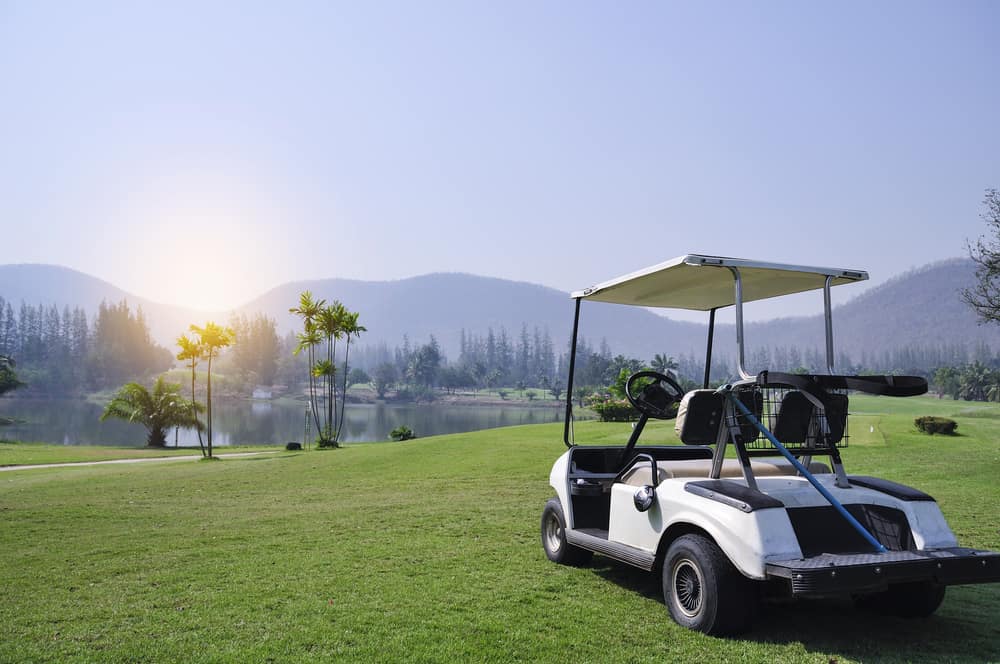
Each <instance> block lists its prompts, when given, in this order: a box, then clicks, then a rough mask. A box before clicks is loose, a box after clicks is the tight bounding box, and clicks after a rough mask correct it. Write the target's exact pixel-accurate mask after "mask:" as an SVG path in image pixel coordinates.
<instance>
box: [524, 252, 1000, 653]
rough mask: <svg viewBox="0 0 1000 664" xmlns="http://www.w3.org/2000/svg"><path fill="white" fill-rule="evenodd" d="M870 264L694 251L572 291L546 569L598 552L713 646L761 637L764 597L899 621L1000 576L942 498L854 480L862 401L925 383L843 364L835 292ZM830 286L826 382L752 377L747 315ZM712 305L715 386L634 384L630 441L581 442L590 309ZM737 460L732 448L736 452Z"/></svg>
mask: <svg viewBox="0 0 1000 664" xmlns="http://www.w3.org/2000/svg"><path fill="white" fill-rule="evenodd" d="M867 278H868V274H867V273H866V272H863V271H860V270H842V269H827V268H817V267H802V266H795V265H780V264H774V263H765V262H761V261H753V260H743V259H735V258H722V257H717V256H702V255H687V256H682V257H680V258H677V259H674V260H671V261H668V262H666V263H662V264H660V265H656V266H653V267H650V268H647V269H644V270H640V271H638V272H634V273H632V274H628V275H626V276H623V277H620V278H617V279H613V280H611V281H607V282H604V283H601V284H598V285H597V286H594V287H592V288H587V289H585V290H582V291H578V292H574V293H573V294H572V297H573V299H574V300H575V301H576V312H575V317H574V321H573V336H572V350H571V353H570V358H571V359H570V366H569V381H568V387H567V395H566V420H565V429H564V436H563V438H564V442H565V443H566V445H567V447H568V448H569V449H568V450H567V451H566V452H565V453H564V454H563V455H562V456H560V457H559V459H558V460H557V461H556V462H555V464H554V465H553V467H552V472H551V474H550V476H549V482H550V484H551V485H552V487H553V489H555V492H556V497H555V498H552V499H551V500H549V501H548V503H547V504H546V505H545V508H544V511H543V513H542V520H541V536H542V537H541V539H542V546H543V548H544V550H545V553H546V555H547V556H548V557H549V559H550V560H552V561H554V562H557V563H562V564H567V565H580V564H584V563H586V562H587V561H588V560H589V559H590V558H591V556H592V555H593V554H594V553H598V554H600V555H603V556H606V557H608V558H612V559H614V560H617V561H620V562H624V563H628V564H629V565H633V566H635V567H639V568H641V569H644V570H647V571H655V572H657V573H660V574H661V575H662V580H663V595H664V599H665V601H666V605H667V608H668V610H669V612H670V615H671V617H672V618H673V619H674V620H675V621H676V622H677V623H679V624H681V625H683V626H686V627H689V628H691V629H695V630H698V631H702V632H706V633H709V634H727V633H729V634H731V633H737V632H740V631H743V630H746V629H747V628H748V627H749V626H750V622H751V619H752V617H753V615H754V609H755V606H756V604H757V602H758V601H759V599H760V598H761V597H762V596H763V595H769V596H775V595H778V596H784V597H791V598H800V597H827V596H844V595H848V596H853V597H855V598H856V600H857V601H858V602H859V603H863V604H867V605H869V606H871V607H873V608H875V609H877V610H881V611H883V612H885V613H889V614H894V615H899V616H906V617H920V616H927V615H930V614H931V613H933V612H934V611H935V610H936V609H937V607H938V606H939V605H940V604H941V601H942V599H943V598H944V591H945V586H947V585H953V584H968V583H986V582H995V581H1000V553H996V552H991V551H982V550H976V549H970V548H964V547H960V546H959V545H958V542H957V541H956V539H955V536H954V534H953V533H952V531H951V530H950V529H949V527H948V524H947V523H946V522H945V519H944V517H943V515H942V513H941V510H940V509H939V508H938V505H937V503H936V502H935V501H934V499H933V498H932V497H931V496H929V495H927V494H926V493H923V492H922V491H919V490H917V489H913V488H910V487H908V486H904V485H902V484H897V483H895V482H892V481H889V480H885V479H880V478H877V477H868V476H857V475H848V474H847V472H846V471H845V469H844V465H843V463H842V461H841V456H840V450H841V448H842V447H843V446H845V445H846V441H847V419H848V417H847V414H848V393H849V392H852V391H853V392H863V393H870V394H881V395H887V396H898V397H904V396H914V395H919V394H923V393H925V392H926V391H927V382H926V381H925V380H924V379H923V378H919V377H912V376H845V375H837V374H836V373H835V372H834V370H833V358H834V352H833V326H832V321H831V305H830V289H831V288H832V287H833V286H839V285H842V284H849V283H854V282H857V281H863V280H865V279H867ZM813 290H822V292H823V299H824V314H825V323H826V360H827V373H826V374H823V375H808V374H807V375H800V374H790V373H781V372H777V371H762V372H760V373H759V374H757V375H751V374H750V373H748V372H747V371H746V369H745V362H744V342H743V305H744V303H746V302H752V301H756V300H763V299H767V298H772V297H778V296H782V295H789V294H793V293H800V292H805V291H813ZM585 300H586V301H598V302H610V303H617V304H629V305H635V306H641V307H665V308H680V309H689V310H698V311H707V312H709V315H708V349H707V352H706V358H705V376H704V384H703V389H697V390H692V391H688V392H686V393H685V391H684V390H683V389H681V387H680V385H678V383H677V382H676V381H675V380H674V379H673V378H672V377H671V376H668V375H664V374H660V373H656V372H653V371H640V372H638V373H635V374H633V375H632V376H631V377H630V378H629V379H628V381H627V384H626V389H625V392H626V395H627V397H628V400H629V401H630V402H631V404H632V406H633V407H634V408H635V409H636V410H637V411H638V413H639V417H638V420H637V422H636V423H635V425H634V428H633V429H632V432H631V435H630V437H629V438H628V441H627V442H626V443H625V444H624V445H622V446H607V445H602V446H593V445H577V444H575V441H574V437H573V374H574V369H575V358H576V343H577V333H578V330H579V322H580V305H581V303H582V302H584V301H585ZM728 306H734V307H735V318H736V345H737V364H738V370H739V374H740V379H739V380H737V381H734V382H733V383H731V384H729V385H725V386H723V387H722V388H719V389H710V388H709V367H711V365H712V337H713V333H714V329H715V313H716V311H717V310H718V309H720V308H723V307H728ZM650 418H653V419H663V420H670V419H675V420H676V422H675V427H674V428H675V431H676V432H677V435H678V438H679V439H680V442H681V443H682V444H681V445H672V446H671V445H643V444H640V442H639V441H640V437H641V436H642V433H643V429H644V427H645V426H646V424H647V422H648V421H649V419H650ZM727 451H732V454H727Z"/></svg>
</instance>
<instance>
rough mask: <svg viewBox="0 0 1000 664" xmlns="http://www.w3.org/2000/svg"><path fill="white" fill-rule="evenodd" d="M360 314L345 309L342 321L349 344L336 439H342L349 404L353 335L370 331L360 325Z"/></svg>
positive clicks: (341, 325)
mask: <svg viewBox="0 0 1000 664" xmlns="http://www.w3.org/2000/svg"><path fill="white" fill-rule="evenodd" d="M358 315H359V314H358V312H357V311H347V310H346V309H345V310H344V315H343V318H342V319H341V322H340V329H341V331H342V332H343V334H344V337H345V338H346V341H347V345H346V348H345V349H344V398H343V399H342V400H341V403H340V418H339V422H340V425H339V426H338V427H337V435H336V436H334V440H335V441H339V440H340V431H341V430H342V429H343V428H344V408H345V407H346V406H347V366H348V365H347V360H348V358H350V356H351V337H357V338H361V333H362V332H367V331H368V328H366V327H365V326H364V325H358Z"/></svg>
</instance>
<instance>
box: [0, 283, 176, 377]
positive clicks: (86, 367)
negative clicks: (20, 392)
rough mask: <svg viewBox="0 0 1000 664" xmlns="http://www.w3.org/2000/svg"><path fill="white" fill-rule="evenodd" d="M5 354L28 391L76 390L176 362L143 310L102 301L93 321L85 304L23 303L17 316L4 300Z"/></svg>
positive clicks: (0, 324)
mask: <svg viewBox="0 0 1000 664" xmlns="http://www.w3.org/2000/svg"><path fill="white" fill-rule="evenodd" d="M0 355H4V356H6V357H9V358H15V359H16V361H17V373H18V376H19V378H20V380H21V381H22V382H23V383H24V386H25V388H26V389H27V390H29V391H39V392H48V393H55V394H71V393H76V392H80V391H83V390H100V389H104V388H107V387H113V386H115V385H119V384H121V382H122V381H123V380H127V379H129V378H133V377H137V376H144V375H150V374H155V373H159V372H162V371H164V370H166V369H167V368H169V367H170V366H171V364H172V363H173V358H172V357H171V353H170V351H169V350H167V349H165V348H163V347H161V346H159V345H157V344H156V343H154V342H153V340H152V338H151V337H150V334H149V327H148V325H147V323H146V319H145V316H144V315H143V312H142V308H141V307H139V308H137V309H136V310H135V311H132V309H131V308H130V307H129V305H128V302H127V301H125V300H122V301H121V302H119V303H117V304H108V303H107V302H101V304H100V306H99V307H98V310H97V314H96V315H95V316H94V317H93V318H92V319H91V320H88V318H87V314H86V312H84V310H83V309H81V308H80V307H74V308H73V309H70V308H69V307H68V306H64V307H63V308H62V309H59V308H58V307H56V306H55V305H49V306H45V305H42V304H39V305H38V306H32V305H29V304H26V303H24V302H22V303H21V305H20V307H19V308H18V309H17V313H16V314H15V310H14V307H13V306H12V305H11V303H10V302H7V301H5V300H4V299H3V298H0Z"/></svg>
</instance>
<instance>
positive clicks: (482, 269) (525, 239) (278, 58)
mask: <svg viewBox="0 0 1000 664" xmlns="http://www.w3.org/2000/svg"><path fill="white" fill-rule="evenodd" d="M997 26H1000V3H997V2H938V3H924V2H910V1H907V2H876V3H871V2H843V1H839V0H838V1H836V2H737V1H732V2H725V3H711V2H697V3H696V2H689V3H673V2H649V3H646V2H628V3H615V2H604V3H586V2H560V3H556V2H534V1H532V2H479V1H468V2H448V3H442V2H431V1H428V2H400V3H388V2H315V3H313V2H302V1H298V2H295V1H292V2H280V3H279V2H269V3H266V2H260V3H256V2H231V3H227V2H190V3H188V2H177V1H171V2H159V3H153V2H122V3H108V2H79V3H78V2H45V1H40V0H25V1H23V2H21V1H11V0H0V86H2V87H0V224H2V229H3V233H2V238H0V263H23V262H41V263H56V264H61V265H66V266H69V267H72V268H75V269H78V270H81V271H84V272H87V273H89V274H92V275H94V276H97V277H100V278H102V279H106V280H108V281H111V282H113V283H114V284H116V285H118V286H120V287H122V288H124V289H126V290H128V291H131V292H134V293H136V294H139V295H143V296H145V297H149V298H152V299H154V300H159V301H163V302H170V303H177V304H186V305H190V306H200V307H210V308H216V307H218V308H229V307H233V306H236V305H238V304H240V303H242V302H243V301H245V300H247V299H249V298H251V297H253V296H255V295H257V294H259V293H260V292H262V291H264V290H266V289H268V288H271V287H273V286H275V285H278V284H279V283H283V282H286V281H291V280H297V279H307V278H322V277H349V278H359V279H397V278H402V277H407V276H413V275H417V274H423V273H427V272H438V271H448V272H471V273H476V274H483V275H489V276H498V277H505V278H511V279H518V280H524V281H531V282H536V283H542V284H545V285H549V286H553V287H556V288H561V289H564V290H571V289H578V288H582V287H585V286H588V285H591V284H593V283H595V282H599V281H603V280H605V279H607V278H610V277H612V276H616V275H618V274H621V273H625V272H629V271H632V270H634V269H637V268H639V267H643V266H645V265H649V264H653V263H657V262H660V261H663V260H666V259H668V258H671V257H673V256H676V255H680V254H683V253H688V252H700V253H714V254H723V255H731V256H739V257H747V258H758V259H764V260H773V261H780V262H795V263H802V264H815V265H830V266H837V267H853V268H861V269H867V270H869V271H870V272H871V274H872V278H873V283H878V282H880V281H883V280H885V279H886V278H888V277H890V276H893V275H894V274H897V273H899V272H901V271H904V270H907V269H909V268H911V267H916V266H919V265H922V264H924V263H927V262H930V261H934V260H938V259H942V258H948V257H952V256H959V255H963V254H965V253H966V251H965V241H966V238H974V237H976V236H978V235H980V234H981V233H982V232H983V231H984V230H985V228H984V225H983V223H982V221H981V220H980V219H979V217H978V214H979V212H980V210H981V208H980V202H981V200H982V197H983V190H984V188H986V187H990V186H992V187H1000V131H998V129H1000V123H998V120H997V118H998V117H1000V86H998V85H997V75H998V74H997V72H998V71H1000V40H998V39H997ZM852 288H853V287H852ZM841 290H842V295H841V297H842V298H843V296H844V295H852V294H856V293H857V292H859V291H858V290H853V291H852V290H851V289H850V288H844V289H841ZM813 301H815V302H816V306H819V302H818V300H810V303H812V302H813ZM810 308H812V307H810ZM749 313H751V314H753V312H749ZM775 313H800V311H798V310H797V309H788V310H782V311H777V310H776V311H766V312H764V313H762V315H772V314H775Z"/></svg>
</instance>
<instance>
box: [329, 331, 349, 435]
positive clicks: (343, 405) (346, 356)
mask: <svg viewBox="0 0 1000 664" xmlns="http://www.w3.org/2000/svg"><path fill="white" fill-rule="evenodd" d="M350 357H351V335H350V334H348V335H347V346H346V347H345V348H344V393H343V396H344V398H343V399H342V400H341V402H340V419H339V422H340V424H339V426H338V427H337V435H336V436H334V438H333V442H334V444H335V445H337V446H339V445H340V432H341V431H342V430H343V428H344V409H345V408H346V407H347V360H348V359H349V358H350Z"/></svg>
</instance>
